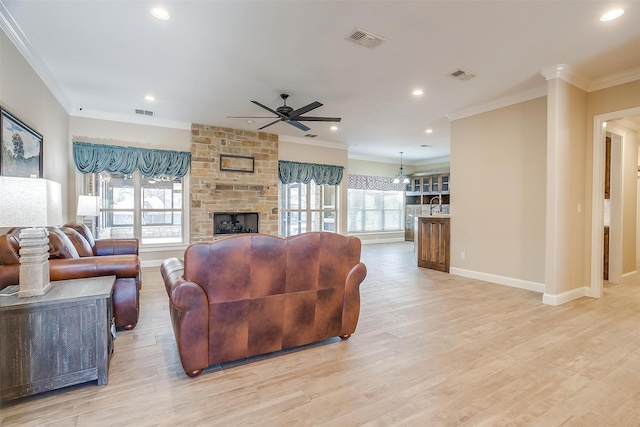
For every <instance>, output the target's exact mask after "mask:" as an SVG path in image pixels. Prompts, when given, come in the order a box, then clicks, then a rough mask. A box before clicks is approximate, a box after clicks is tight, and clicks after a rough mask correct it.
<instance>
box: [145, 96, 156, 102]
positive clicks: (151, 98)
mask: <svg viewBox="0 0 640 427" xmlns="http://www.w3.org/2000/svg"><path fill="white" fill-rule="evenodd" d="M144 99H146V100H147V101H155V100H156V97H155V96H153V95H147V96H145V97H144Z"/></svg>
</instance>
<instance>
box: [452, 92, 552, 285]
mask: <svg viewBox="0 0 640 427" xmlns="http://www.w3.org/2000/svg"><path fill="white" fill-rule="evenodd" d="M546 123H547V120H546V98H544V97H542V98H537V99H534V100H531V101H527V102H523V103H519V104H516V105H512V106H509V107H505V108H500V109H497V110H493V111H490V112H486V113H482V114H478V115H476V116H472V117H467V118H463V119H459V120H455V121H453V122H452V123H451V186H452V189H453V190H452V197H451V214H452V218H451V266H452V268H454V269H461V270H465V271H467V272H476V273H482V274H488V275H495V276H500V277H502V278H506V279H507V280H506V281H508V280H510V279H514V280H515V281H527V282H534V283H537V284H541V283H543V282H544V268H545V260H544V251H545V233H544V230H545V176H546V129H547V126H546ZM461 252H465V259H461Z"/></svg>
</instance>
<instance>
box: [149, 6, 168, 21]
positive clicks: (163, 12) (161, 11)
mask: <svg viewBox="0 0 640 427" xmlns="http://www.w3.org/2000/svg"><path fill="white" fill-rule="evenodd" d="M151 14H152V15H153V16H154V17H156V18H158V19H162V20H163V21H166V20H167V19H169V16H170V15H169V12H168V11H167V9H165V8H164V7H154V8H153V9H151Z"/></svg>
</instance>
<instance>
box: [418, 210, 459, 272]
mask: <svg viewBox="0 0 640 427" xmlns="http://www.w3.org/2000/svg"><path fill="white" fill-rule="evenodd" d="M450 230H451V218H450V217H448V216H446V217H445V216H420V217H417V218H416V219H415V229H414V235H415V245H414V248H415V255H416V260H417V263H418V267H424V268H430V269H433V270H438V271H444V272H446V273H448V272H449V257H450V248H449V241H450V233H451V231H450Z"/></svg>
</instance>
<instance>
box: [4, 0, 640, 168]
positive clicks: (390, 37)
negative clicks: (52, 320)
mask: <svg viewBox="0 0 640 427" xmlns="http://www.w3.org/2000/svg"><path fill="white" fill-rule="evenodd" d="M159 3H161V4H162V5H163V6H165V7H166V8H167V9H168V10H169V12H170V14H171V18H170V19H169V20H168V21H159V20H157V19H155V18H153V17H152V16H151V14H150V9H151V7H153V6H155V5H157V4H159ZM613 6H621V7H624V8H625V10H626V13H625V14H624V15H623V16H622V17H621V18H619V19H617V20H615V21H611V22H607V23H605V22H601V21H600V20H599V17H600V16H601V15H602V13H604V12H605V11H607V10H609V9H611V8H612V7H613ZM0 15H3V16H4V22H3V23H2V27H3V28H4V29H5V32H7V28H9V29H11V31H13V32H15V33H14V35H13V36H12V37H13V38H17V39H19V40H21V44H22V46H21V49H22V50H23V53H26V56H27V58H28V60H29V61H30V62H31V64H32V65H33V66H34V67H35V68H36V70H37V71H38V73H39V74H40V75H41V76H42V77H43V79H44V80H45V81H46V82H47V84H48V85H49V86H50V88H51V89H52V90H53V91H54V93H55V94H56V96H57V97H58V99H59V100H60V101H61V102H62V103H63V105H64V106H65V108H67V109H68V111H69V113H70V114H72V115H78V116H87V117H103V118H112V119H117V120H124V121H134V122H148V123H150V124H165V125H166V124H176V125H180V124H183V125H185V124H188V123H191V122H195V123H202V124H210V125H219V126H228V127H234V128H242V129H257V128H258V127H260V126H262V125H264V124H267V123H269V122H270V121H271V120H270V119H257V120H256V122H255V123H253V124H250V123H247V122H246V120H243V119H230V118H227V116H230V115H233V116H269V113H268V112H266V111H264V110H262V109H260V108H259V107H258V106H256V105H254V104H252V103H251V102H250V100H256V101H259V102H260V103H262V104H265V105H267V106H269V107H271V108H273V109H275V108H276V107H278V106H280V105H282V101H281V99H280V97H279V94H280V93H288V94H290V97H289V100H288V104H289V105H290V106H292V107H294V108H299V107H301V106H304V105H306V104H308V103H310V102H312V101H320V102H322V103H323V104H324V106H322V107H320V108H318V109H316V110H314V111H313V112H312V113H309V115H314V116H338V117H342V122H341V123H339V129H338V131H335V132H333V131H331V130H329V126H330V125H331V123H322V122H306V124H307V125H308V126H309V127H310V128H311V131H309V132H310V133H313V134H317V135H318V137H317V138H315V139H314V142H319V143H323V141H324V142H332V143H338V144H343V145H345V146H348V147H349V156H350V157H352V158H370V159H376V158H377V159H387V160H394V161H395V160H397V159H398V157H399V154H398V152H399V151H404V158H405V160H406V161H407V163H416V162H420V161H423V160H425V159H433V158H438V157H442V156H447V155H448V154H449V118H451V117H453V118H456V117H462V116H464V115H465V114H466V113H469V112H472V111H479V110H480V109H482V108H483V107H487V106H497V105H503V104H504V103H505V102H508V101H509V100H523V99H530V98H534V97H537V96H541V95H543V94H544V93H545V87H546V82H545V79H544V77H542V75H541V74H540V72H541V71H542V70H545V69H549V68H550V67H555V66H556V65H557V64H568V65H569V66H570V67H571V69H572V70H573V71H575V73H576V74H577V75H580V76H582V77H583V79H584V80H585V81H587V82H592V83H593V82H596V83H597V82H602V81H603V80H604V79H606V78H608V77H609V76H612V75H614V76H618V77H619V76H621V75H629V74H630V73H629V70H631V74H635V75H637V74H640V3H639V2H637V1H632V0H622V1H580V0H575V1H521V0H510V1H477V0H476V1H400V0H395V1H266V0H265V1H238V0H236V1H164V2H148V1H82V2H81V1H56V0H50V1H33V0H32V1H25V0H1V1H0ZM3 16H0V18H2V17H3ZM0 21H2V19H0ZM0 23H1V22H0ZM356 28H361V29H364V30H366V31H369V32H372V33H374V34H376V35H378V36H381V37H383V38H385V39H386V42H385V43H383V44H382V45H381V46H379V47H377V48H375V49H369V48H366V47H362V46H359V45H356V44H354V43H352V42H350V41H347V40H345V37H347V36H348V35H349V34H350V33H351V32H352V31H353V30H354V29H356ZM458 68H463V69H466V70H469V71H471V72H473V73H476V74H477V77H476V78H474V79H471V80H468V81H458V80H455V79H453V78H452V77H449V76H448V74H449V73H451V72H453V71H455V70H456V69H458ZM625 73H626V74H625ZM415 88H421V89H422V90H423V91H424V95H422V96H421V97H414V96H412V95H411V92H412V91H413V89H415ZM147 94H153V95H154V96H155V97H156V101H155V102H149V101H145V100H144V99H143V98H144V96H145V95H147ZM136 108H138V109H146V110H151V111H153V112H154V113H155V115H154V117H143V116H139V115H135V114H134V109H136ZM264 113H267V114H264ZM427 128H431V129H433V133H432V134H426V133H425V130H426V129H427ZM266 130H267V131H270V132H274V133H278V134H280V135H289V136H292V137H298V138H302V139H303V140H307V139H306V138H303V136H304V134H305V133H304V132H302V131H300V130H298V129H296V128H294V127H293V126H290V125H288V124H286V123H277V124H275V125H273V126H271V127H269V128H267V129H266ZM424 144H426V145H430V146H431V147H427V148H425V147H421V145H424ZM330 145H331V144H330Z"/></svg>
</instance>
